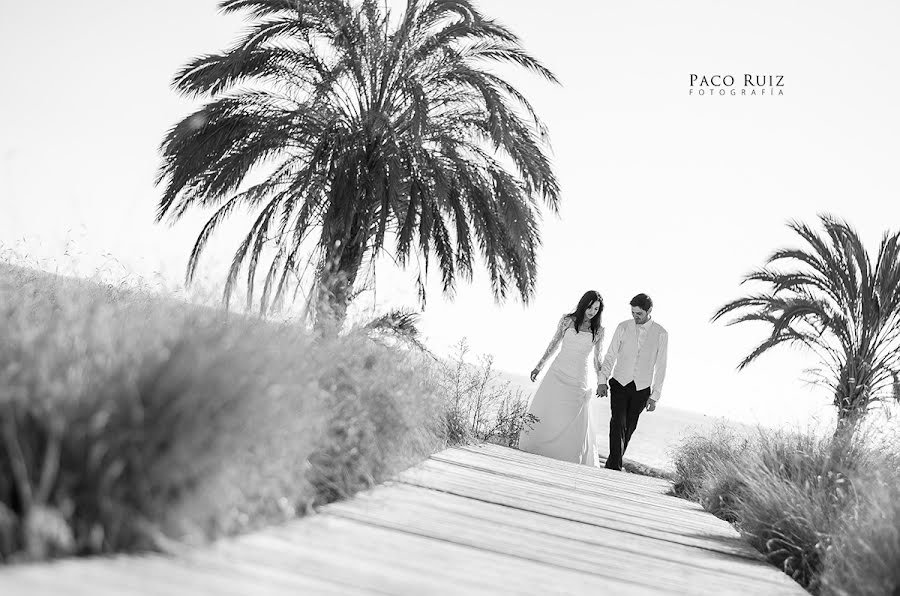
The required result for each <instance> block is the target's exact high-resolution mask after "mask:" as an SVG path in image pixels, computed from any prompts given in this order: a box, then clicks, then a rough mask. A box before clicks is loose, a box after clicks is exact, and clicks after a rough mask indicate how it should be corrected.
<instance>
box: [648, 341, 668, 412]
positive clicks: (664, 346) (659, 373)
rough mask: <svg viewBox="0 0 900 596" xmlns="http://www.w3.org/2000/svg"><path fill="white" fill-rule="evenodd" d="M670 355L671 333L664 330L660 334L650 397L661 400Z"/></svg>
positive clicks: (655, 400)
mask: <svg viewBox="0 0 900 596" xmlns="http://www.w3.org/2000/svg"><path fill="white" fill-rule="evenodd" d="M668 355H669V333H668V332H666V331H663V332H662V333H660V334H659V349H658V350H657V352H656V365H655V366H654V369H655V371H656V372H655V374H654V375H653V389H651V390H650V399H652V400H653V401H654V402H657V401H659V397H660V395H662V386H663V382H664V381H665V380H666V360H667V358H668Z"/></svg>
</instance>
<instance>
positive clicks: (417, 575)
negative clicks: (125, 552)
mask: <svg viewBox="0 0 900 596" xmlns="http://www.w3.org/2000/svg"><path fill="white" fill-rule="evenodd" d="M669 489H670V484H669V483H668V482H667V481H664V480H658V479H655V478H648V477H643V476H637V475H634V474H628V473H624V472H614V471H610V470H604V469H594V468H588V467H587V466H578V465H575V464H569V463H566V462H559V461H556V460H550V459H546V458H542V457H538V456H535V455H531V454H528V453H522V452H519V451H515V450H512V449H505V448H502V447H497V446H493V445H482V446H472V447H462V448H454V449H448V450H446V451H443V452H441V453H438V454H436V455H434V456H432V457H431V458H430V459H428V460H427V461H425V462H424V463H423V464H421V465H419V466H416V467H414V468H412V469H410V470H407V471H406V472H403V473H402V474H400V475H398V476H397V478H396V479H395V480H394V481H392V482H389V483H386V484H384V485H381V486H378V487H376V488H375V489H373V490H371V491H367V492H365V493H363V494H361V495H359V496H357V497H356V498H354V499H351V500H349V501H345V502H341V503H335V504H332V505H329V506H327V507H324V508H323V509H322V510H321V511H320V512H319V513H318V514H316V515H313V516H310V517H307V518H304V519H300V520H297V521H294V522H291V523H289V524H285V525H283V526H277V527H273V528H269V529H267V530H264V531H262V532H258V533H255V534H251V535H247V536H241V537H237V538H233V539H228V540H222V541H219V542H217V543H215V544H213V545H211V546H209V547H205V548H198V549H193V550H190V551H188V552H186V553H185V554H184V555H183V556H179V557H177V558H174V557H165V556H159V555H151V556H139V557H134V556H130V557H129V556H117V557H109V558H96V559H90V560H69V561H64V562H59V563H52V564H41V565H23V566H15V567H10V568H7V569H4V570H2V571H0V594H2V595H4V596H6V595H9V596H13V595H16V596H18V595H22V596H24V595H26V594H27V595H29V596H43V595H51V594H53V595H56V594H64V595H66V596H74V595H79V594H92V595H93V594H101V595H110V596H112V595H117V596H118V595H125V594H136V595H156V594H159V595H164V594H165V595H168V594H185V595H186V594H197V595H207V594H209V595H213V594H215V595H245V594H291V595H294V594H351V595H352V594H416V595H418V594H501V593H502V594H626V595H627V594H767V595H778V594H785V595H788V594H795V595H802V594H805V592H804V591H803V590H802V589H801V588H800V587H799V586H798V585H797V584H796V583H794V582H793V581H792V580H790V579H789V578H788V577H787V576H785V575H784V574H782V573H781V572H780V571H778V570H777V569H775V568H774V567H772V566H770V565H768V564H767V563H765V562H764V561H763V560H762V558H761V556H760V555H759V554H758V553H757V552H756V551H755V550H753V549H752V548H751V547H750V546H748V545H747V544H746V543H745V542H744V541H743V540H741V538H740V537H739V536H738V534H737V533H736V532H735V531H734V529H732V528H731V526H729V525H728V524H727V523H725V522H723V521H721V520H719V519H716V518H715V517H713V516H712V515H710V514H708V513H706V512H704V511H703V510H702V509H700V507H698V506H697V505H695V504H693V503H690V502H687V501H684V500H682V499H678V498H676V497H672V496H669V495H668V494H667V493H668V491H669Z"/></svg>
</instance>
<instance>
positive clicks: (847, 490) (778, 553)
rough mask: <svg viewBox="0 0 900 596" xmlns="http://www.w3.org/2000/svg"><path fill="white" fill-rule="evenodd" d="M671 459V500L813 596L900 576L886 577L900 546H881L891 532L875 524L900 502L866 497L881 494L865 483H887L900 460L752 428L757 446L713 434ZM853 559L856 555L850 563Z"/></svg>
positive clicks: (824, 439)
mask: <svg viewBox="0 0 900 596" xmlns="http://www.w3.org/2000/svg"><path fill="white" fill-rule="evenodd" d="M674 458H675V468H676V476H677V479H676V484H675V487H676V494H679V495H681V496H684V497H687V498H691V499H694V500H696V501H698V502H700V503H701V504H702V505H703V506H704V508H706V509H707V510H709V511H711V512H712V513H714V514H715V515H717V516H719V517H721V518H723V519H726V520H728V521H730V522H733V523H734V524H735V525H736V526H737V528H738V529H739V530H740V531H741V532H742V534H743V535H744V536H745V537H746V538H747V539H748V540H749V541H750V543H751V544H753V545H754V546H755V547H756V548H757V549H758V550H759V551H760V552H762V553H763V554H764V555H765V556H766V558H767V560H769V561H770V562H771V563H773V564H774V565H776V566H778V567H779V568H780V569H782V570H783V571H784V572H785V573H787V574H789V575H790V576H791V577H793V578H794V579H795V580H796V581H798V582H799V583H800V584H801V585H803V586H804V587H806V588H807V589H808V590H809V591H810V592H812V593H818V592H819V591H821V590H823V585H825V584H824V583H823V582H830V583H831V585H832V586H833V590H832V591H833V593H842V592H840V591H839V589H850V587H852V581H854V580H852V579H848V578H853V577H856V576H857V575H859V576H861V575H862V574H864V573H869V574H870V575H871V576H872V578H871V579H870V585H873V586H874V585H877V586H883V585H887V584H890V583H891V582H896V577H897V574H896V573H894V572H893V571H891V572H890V573H889V572H888V570H889V569H890V570H892V569H893V568H894V567H896V563H897V562H898V560H900V559H898V553H900V544H898V545H897V547H896V548H889V547H887V546H885V545H886V544H887V543H890V542H891V541H892V540H894V541H895V540H896V539H897V537H898V532H896V530H895V529H893V530H892V529H890V528H884V527H881V526H884V523H883V521H877V520H885V519H888V521H890V520H892V519H895V518H891V517H890V516H891V515H894V511H895V508H893V505H894V504H895V503H896V502H897V500H896V498H895V495H894V494H890V491H888V490H872V488H871V487H872V486H881V485H873V484H872V481H871V480H866V479H867V478H871V477H877V478H884V477H885V474H886V473H887V472H888V471H892V470H896V469H897V463H898V458H897V456H896V451H893V450H892V449H891V448H888V447H885V446H880V445H878V444H876V443H874V442H873V441H872V440H870V439H869V438H868V437H867V435H866V433H864V432H857V433H856V434H855V435H853V436H852V437H848V436H845V435H838V436H831V435H829V436H820V435H817V434H815V433H813V432H808V431H807V432H785V431H769V430H764V429H759V431H758V434H757V435H756V436H754V437H745V438H740V437H737V436H736V435H734V434H733V433H729V432H727V431H723V430H721V429H719V430H718V431H716V432H715V433H713V434H712V435H710V436H699V435H695V436H692V437H689V438H688V439H686V440H685V441H684V442H683V443H682V444H681V445H680V446H679V447H678V449H676V451H675V454H674ZM891 473H892V474H894V473H893V472H891ZM893 478H895V479H896V475H894V476H893ZM895 482H896V480H895ZM883 486H886V485H883ZM891 486H896V484H892V485H891ZM878 512H881V513H878ZM893 527H894V528H896V525H895V526H893ZM876 547H878V548H882V552H883V553H884V555H879V556H878V557H876V558H874V559H871V558H869V555H868V554H866V553H869V552H870V550H867V549H872V548H876ZM851 550H852V551H853V556H850V555H848V554H847V553H849V552H850V551H851ZM863 560H865V561H868V562H867V563H865V564H862V563H861V561H863ZM854 561H855V562H854ZM892 563H893V564H894V567H891V564H892ZM869 568H871V569H869ZM864 569H869V570H867V571H863V570H864ZM823 578H825V579H823ZM878 582H880V583H878ZM891 585H896V583H894V584H891ZM840 586H844V588H840ZM829 589H832V588H829ZM851 591H852V590H851ZM848 593H849V592H848ZM853 593H857V592H853ZM872 593H877V592H872Z"/></svg>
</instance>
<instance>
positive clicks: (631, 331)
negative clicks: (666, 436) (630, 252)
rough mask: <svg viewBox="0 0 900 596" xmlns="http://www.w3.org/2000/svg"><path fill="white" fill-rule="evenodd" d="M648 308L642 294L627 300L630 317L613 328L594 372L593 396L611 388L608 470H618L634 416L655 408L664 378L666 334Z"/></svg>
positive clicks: (648, 302)
mask: <svg viewBox="0 0 900 596" xmlns="http://www.w3.org/2000/svg"><path fill="white" fill-rule="evenodd" d="M652 310H653V300H651V299H650V297H649V296H647V295H646V294H638V295H637V296H635V297H634V298H632V299H631V319H629V320H627V321H623V322H621V323H619V326H618V327H616V332H615V333H614V334H613V337H612V341H611V342H610V344H609V350H608V351H607V352H606V358H604V359H603V366H602V367H601V368H600V373H599V374H598V375H597V395H598V396H600V397H606V395H607V393H608V392H609V391H612V396H611V400H610V401H611V403H610V409H611V410H612V416H611V418H610V420H609V457H607V458H606V467H607V468H610V469H612V470H621V469H622V456H623V455H624V454H625V449H627V448H628V441H629V440H630V439H631V435H632V433H634V429H636V428H637V423H638V418H639V417H640V415H641V412H643V411H644V409H645V408H646V409H647V411H648V412H652V411H653V410H655V409H656V402H657V401H659V396H660V393H662V385H663V381H664V380H665V378H666V352H667V350H668V343H669V334H668V333H667V332H666V330H665V329H663V327H662V325H660V324H659V323H657V322H656V321H652V320H650V312H651V311H652ZM613 367H615V369H613ZM610 373H612V377H610ZM607 381H608V382H609V387H607Z"/></svg>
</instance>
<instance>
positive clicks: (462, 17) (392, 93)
mask: <svg viewBox="0 0 900 596" xmlns="http://www.w3.org/2000/svg"><path fill="white" fill-rule="evenodd" d="M220 8H221V10H222V11H223V12H225V13H232V12H235V11H242V10H246V11H249V13H250V17H251V18H252V19H253V24H252V25H251V27H250V29H249V31H248V32H247V33H246V35H245V36H244V37H243V38H242V39H240V40H239V41H238V42H237V44H236V45H235V46H234V47H233V48H231V49H230V50H228V51H226V52H224V53H221V54H212V55H207V56H201V57H199V58H196V59H195V60H193V61H192V62H190V63H189V64H188V65H187V66H185V67H184V68H183V69H182V70H181V71H180V72H179V73H178V74H177V76H176V77H175V81H174V86H175V87H176V89H177V90H178V91H180V92H181V93H182V94H184V95H186V96H193V97H196V96H208V97H209V98H210V101H209V102H208V103H206V105H205V106H204V107H203V108H202V109H200V110H198V111H197V112H196V113H194V114H192V115H190V116H188V117H186V118H185V119H184V120H182V121H181V122H179V123H178V124H177V125H175V126H174V127H173V128H172V129H171V130H170V131H169V133H168V134H167V136H166V137H165V140H164V141H163V143H162V146H161V152H162V157H163V163H162V166H161V168H160V172H159V178H158V181H157V183H158V184H162V183H165V188H164V193H163V196H162V199H161V200H160V202H159V206H158V213H157V221H160V220H162V219H163V218H165V217H168V218H170V219H171V220H172V221H175V220H177V219H179V218H180V217H182V216H183V215H184V214H185V212H186V211H187V210H188V209H190V208H192V207H198V208H199V207H216V211H215V213H214V214H213V215H212V216H211V217H210V218H209V220H208V222H207V223H206V225H205V226H204V227H203V229H202V230H201V232H200V234H199V236H198V237H197V240H196V243H195V245H194V248H193V251H192V253H191V255H190V259H189V261H188V266H187V273H186V280H187V282H188V283H190V281H191V279H192V278H193V276H194V273H195V271H196V269H197V265H198V262H199V259H200V256H201V253H202V252H203V249H204V247H205V246H206V244H207V241H208V240H209V238H210V236H211V234H212V233H213V232H214V231H215V229H216V228H217V227H218V226H219V224H220V223H221V222H222V221H224V220H225V219H226V217H228V216H229V214H231V213H232V212H233V210H234V209H235V208H237V207H239V206H241V207H243V208H246V209H248V210H250V211H251V212H253V213H254V214H255V215H256V218H255V221H254V223H253V224H252V226H251V227H250V230H249V233H248V234H247V235H246V237H245V238H244V240H243V242H242V243H241V244H240V245H239V246H238V248H237V250H236V252H235V254H234V258H233V260H232V265H231V268H230V270H229V274H228V277H227V280H226V284H225V289H224V295H223V299H224V301H225V303H226V306H227V304H228V301H229V298H230V296H231V295H232V293H233V291H234V289H235V285H236V283H237V282H238V278H239V275H240V274H241V270H242V268H243V266H244V265H245V264H246V265H247V278H246V287H247V308H248V309H249V308H252V307H253V304H254V287H255V281H256V274H257V268H258V265H259V261H260V259H261V255H262V253H263V250H264V249H267V250H269V251H270V252H269V254H271V255H274V256H272V259H271V262H270V263H269V266H268V271H267V273H266V275H265V280H264V283H263V286H262V295H261V298H260V300H259V308H260V312H261V314H265V313H266V312H267V311H268V309H270V308H271V307H272V306H274V305H276V304H278V303H280V302H281V300H282V299H283V297H284V295H285V291H286V289H287V287H288V286H290V285H291V284H292V283H294V284H295V289H296V287H297V284H299V283H300V282H299V280H300V279H301V277H302V272H303V271H305V270H306V266H308V265H313V269H312V270H313V271H314V274H313V275H312V280H313V287H314V291H311V292H310V294H309V297H310V300H311V301H313V302H315V303H316V307H317V312H316V313H314V314H315V316H316V317H318V318H319V319H322V317H323V316H324V315H325V314H326V313H330V314H331V316H333V317H334V320H336V321H337V322H340V321H342V320H343V318H344V316H345V313H346V307H347V304H348V302H349V301H350V300H351V299H352V298H353V296H354V294H353V292H354V284H355V283H356V282H357V278H358V275H359V273H360V270H361V268H362V267H363V263H364V261H365V260H366V259H368V260H369V262H370V263H371V262H373V260H374V258H375V257H377V256H379V255H381V254H386V255H387V256H389V257H390V258H393V259H394V260H395V262H397V264H398V265H400V266H402V267H406V266H407V265H409V264H410V263H411V262H415V263H416V264H417V267H418V271H417V273H418V278H417V279H418V281H417V285H418V288H419V296H420V299H421V301H422V302H423V303H424V300H425V292H424V288H425V285H424V279H425V277H423V275H424V276H427V271H428V265H429V263H430V262H431V261H436V262H437V265H438V267H439V269H440V274H441V278H442V287H443V291H444V292H445V293H446V294H448V295H452V293H453V291H454V289H455V284H456V281H457V277H462V278H463V279H465V280H471V276H472V270H473V261H474V259H475V257H476V255H477V254H479V253H480V256H481V258H482V259H483V261H484V265H485V266H486V268H487V270H488V272H489V274H490V279H491V286H492V293H493V295H494V298H495V299H496V300H497V301H502V300H504V299H505V298H506V297H507V295H508V294H509V293H510V290H511V289H512V287H513V286H514V290H513V291H516V292H517V293H518V295H520V296H521V298H522V300H523V301H524V302H527V301H528V300H529V298H530V297H531V296H532V294H533V291H534V285H535V274H536V267H535V251H536V249H537V247H538V246H539V244H540V238H539V233H538V218H539V215H540V214H539V208H540V207H539V202H541V201H542V202H543V204H544V205H546V206H547V207H548V208H549V209H550V210H551V211H552V212H553V213H556V212H557V209H558V200H559V187H558V184H557V180H556V177H555V175H554V173H553V170H552V167H551V164H550V161H549V159H548V157H547V155H546V154H545V152H544V151H545V147H546V144H547V138H546V137H547V132H546V128H545V126H544V125H543V123H542V122H541V120H540V119H539V118H538V116H537V114H536V113H535V111H534V109H533V107H532V106H531V104H530V103H529V101H528V100H527V98H526V97H524V96H523V95H522V93H520V92H519V91H518V90H517V89H516V88H515V87H514V86H513V85H511V84H510V83H509V82H507V81H506V80H505V79H504V78H502V77H501V76H499V75H498V74H496V73H495V72H492V71H491V70H490V69H489V67H490V66H492V65H496V64H498V63H510V64H512V65H513V66H516V67H523V68H524V69H526V70H527V71H531V72H534V73H537V74H538V75H540V76H542V77H544V78H545V79H547V80H549V81H551V82H556V79H555V77H554V75H553V74H552V73H551V72H550V71H549V70H548V69H547V68H545V67H544V66H543V65H541V63H540V62H539V61H538V60H536V59H535V58H533V57H532V56H530V55H529V54H528V53H526V52H525V51H524V50H523V49H522V47H521V45H520V42H519V39H518V38H517V37H516V36H515V35H514V34H513V33H512V32H510V31H509V30H508V29H507V28H506V27H504V26H502V25H500V24H499V23H497V22H496V21H493V20H491V19H488V18H486V17H485V16H483V15H482V14H481V13H480V12H479V11H478V10H477V9H476V8H475V6H474V4H473V2H472V1H471V0H408V3H407V6H406V10H405V11H404V12H403V14H402V16H400V18H399V19H396V20H395V21H396V22H395V23H394V22H393V21H392V19H391V15H390V13H389V12H388V11H386V10H382V8H381V7H380V6H379V2H378V1H376V0H361V1H359V2H353V1H351V0H307V1H299V0H226V1H224V2H222V3H221V4H220ZM258 168H266V169H267V172H268V176H267V177H266V179H265V180H263V181H262V182H259V183H256V184H250V183H249V181H248V180H247V178H248V174H249V173H250V172H251V170H254V169H258ZM389 237H391V238H393V240H394V242H393V248H394V251H393V253H390V252H389V250H388V244H387V240H388V238H389ZM432 255H433V256H432ZM317 324H318V323H317Z"/></svg>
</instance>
